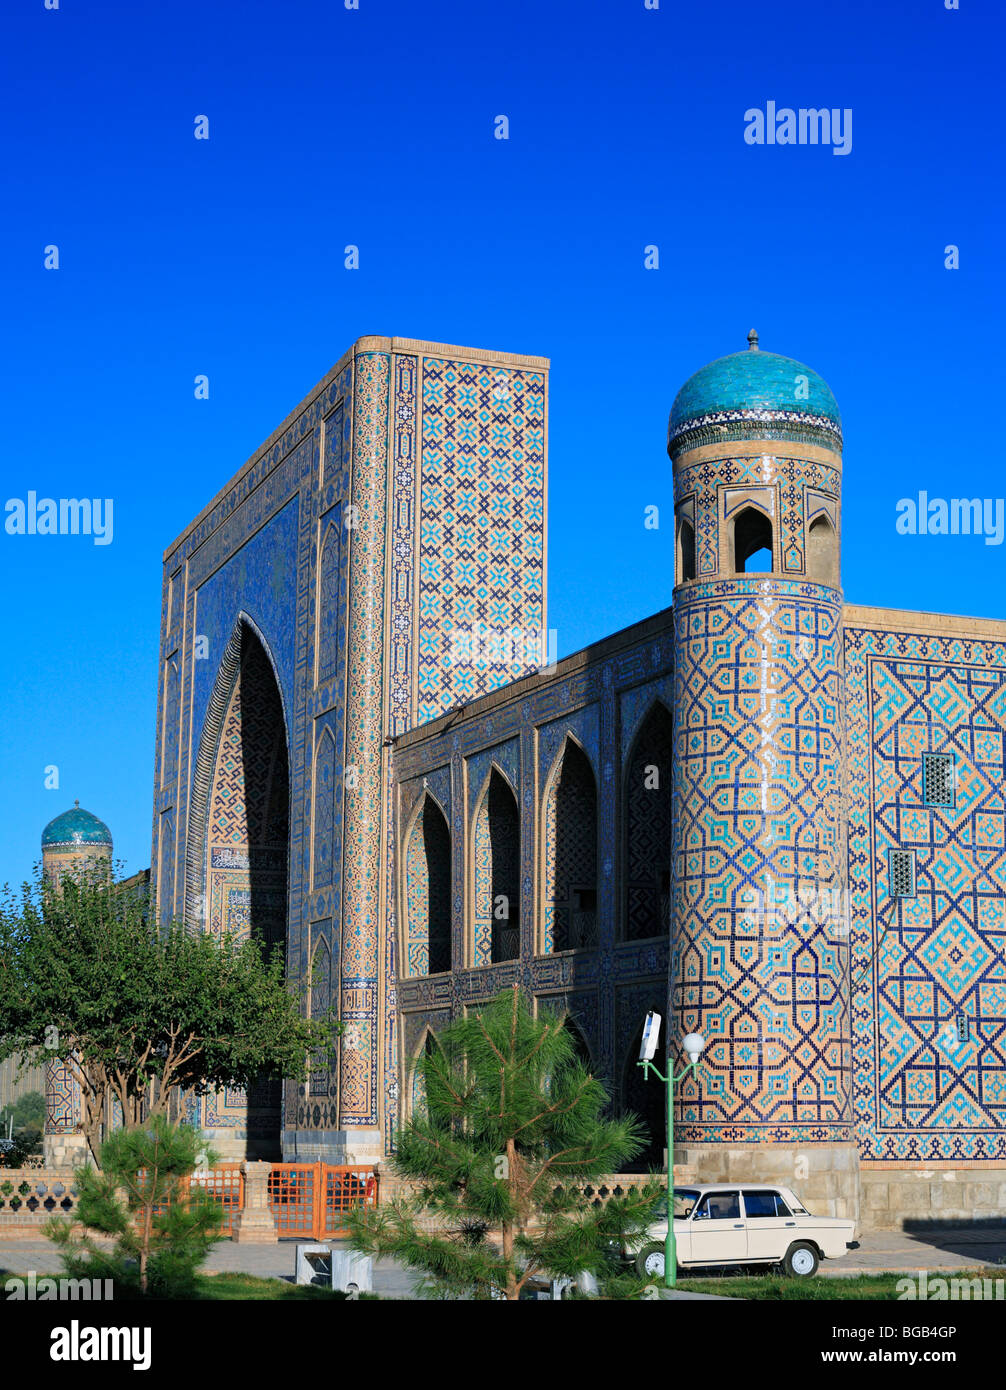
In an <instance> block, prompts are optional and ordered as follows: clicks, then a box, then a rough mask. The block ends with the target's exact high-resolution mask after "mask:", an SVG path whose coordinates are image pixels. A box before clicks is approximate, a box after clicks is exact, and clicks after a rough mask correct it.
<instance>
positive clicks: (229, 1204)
mask: <svg viewBox="0 0 1006 1390" xmlns="http://www.w3.org/2000/svg"><path fill="white" fill-rule="evenodd" d="M189 1184H190V1186H191V1187H198V1188H201V1189H202V1191H203V1192H207V1193H209V1195H210V1196H211V1197H212V1198H213V1200H214V1201H215V1202H217V1203H219V1205H220V1206H222V1207H223V1209H224V1221H223V1225H222V1226H221V1227H220V1229H221V1231H226V1232H227V1234H228V1235H229V1236H232V1235H233V1234H234V1218H235V1216H237V1214H238V1212H239V1211H241V1209H242V1207H243V1206H244V1204H245V1180H244V1174H243V1173H242V1171H241V1165H240V1163H218V1164H217V1165H216V1166H215V1167H214V1168H210V1169H209V1170H208V1171H205V1172H201V1173H193V1174H192V1177H191V1178H190V1179H189Z"/></svg>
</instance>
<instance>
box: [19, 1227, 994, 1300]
mask: <svg viewBox="0 0 1006 1390" xmlns="http://www.w3.org/2000/svg"><path fill="white" fill-rule="evenodd" d="M296 1249H297V1243H296V1242H295V1241H286V1240H284V1241H280V1242H279V1244H277V1245H236V1244H235V1243H234V1242H233V1241H229V1240H228V1241H223V1242H222V1243H221V1244H220V1245H218V1246H216V1247H215V1248H214V1250H213V1251H212V1253H211V1255H210V1257H209V1259H208V1260H207V1262H206V1269H207V1271H208V1272H212V1273H222V1272H223V1271H234V1272H241V1273H245V1274H258V1275H261V1276H263V1277H273V1278H280V1279H292V1278H293V1273H294V1265H295V1262H296ZM997 1264H1003V1265H1006V1226H1002V1227H998V1228H981V1227H952V1228H948V1229H947V1230H945V1231H940V1232H938V1233H935V1232H932V1231H929V1232H918V1233H912V1234H908V1233H905V1232H902V1231H882V1232H874V1233H873V1234H870V1235H865V1236H863V1237H862V1239H861V1243H860V1249H859V1250H851V1251H850V1252H849V1254H848V1255H847V1256H846V1257H845V1259H843V1260H841V1261H835V1262H834V1263H832V1262H831V1261H826V1262H825V1263H824V1264H823V1265H822V1267H821V1272H822V1273H823V1274H828V1275H831V1276H833V1277H837V1278H840V1277H843V1276H847V1275H851V1274H865V1273H874V1272H878V1271H881V1270H894V1271H902V1270H909V1271H910V1270H920V1269H925V1270H929V1271H931V1272H932V1271H936V1270H946V1269H967V1268H969V1267H970V1268H975V1267H982V1266H984V1267H988V1266H990V1265H997ZM5 1270H9V1271H10V1272H11V1273H12V1274H27V1273H28V1272H29V1271H31V1270H34V1271H35V1272H36V1274H58V1273H59V1260H58V1258H57V1256H56V1253H55V1251H54V1249H53V1247H52V1246H51V1245H50V1244H49V1242H48V1241H45V1240H11V1239H9V1238H8V1239H6V1240H5V1239H4V1237H3V1234H2V1233H0V1277H2V1273H3V1271H5ZM413 1289H414V1276H413V1275H411V1274H410V1273H409V1272H408V1271H407V1270H405V1269H403V1268H402V1267H401V1266H400V1265H398V1264H396V1263H395V1261H393V1260H378V1261H376V1262H375V1265H374V1290H375V1292H376V1293H379V1294H382V1295H383V1296H384V1297H386V1298H410V1297H411V1296H412V1294H413ZM0 1290H2V1284H0Z"/></svg>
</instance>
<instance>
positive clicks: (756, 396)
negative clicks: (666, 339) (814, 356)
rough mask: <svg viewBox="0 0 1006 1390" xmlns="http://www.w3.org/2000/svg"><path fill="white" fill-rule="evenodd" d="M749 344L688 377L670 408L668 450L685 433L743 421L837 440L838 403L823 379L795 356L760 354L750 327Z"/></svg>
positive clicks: (840, 435) (840, 429)
mask: <svg viewBox="0 0 1006 1390" xmlns="http://www.w3.org/2000/svg"><path fill="white" fill-rule="evenodd" d="M748 343H749V344H750V346H749V348H748V350H747V352H733V353H731V354H730V355H729V356H728V357H718V358H717V359H716V361H715V362H709V363H707V365H706V366H704V367H701V368H700V369H699V370H698V371H697V372H695V374H694V375H693V376H690V377H689V378H688V380H687V381H686V382H685V384H684V386H682V388H681V390H680V391H679V392H678V394H677V395H676V396H675V398H674V404H673V405H672V406H671V418H670V424H669V427H668V434H667V439H668V446H669V447H670V446H672V445H673V444H674V442H675V440H677V439H678V438H679V436H680V435H682V434H684V433H685V432H686V431H687V432H689V433H691V431H693V430H697V429H701V428H702V427H710V426H712V427H715V426H728V427H729V426H731V425H735V424H741V423H744V422H752V423H756V422H762V423H764V424H765V425H766V426H770V427H771V426H776V427H779V426H781V427H786V426H797V427H801V426H802V427H805V428H808V429H811V430H821V431H823V432H824V433H826V434H828V435H831V436H837V438H838V439H839V440H841V437H842V417H841V415H840V414H839V410H838V402H837V401H836V400H835V397H834V396H833V395H832V394H831V388H830V387H829V386H828V383H827V382H826V381H825V380H824V378H823V377H821V376H819V375H818V373H817V372H815V371H814V369H813V367H808V366H805V365H804V363H803V362H797V361H796V360H795V358H792V357H782V356H780V354H779V353H777V352H762V351H761V350H760V349H759V347H758V335H757V333H755V332H754V330H753V329H752V331H751V332H750V333H749V334H748ZM769 437H770V438H771V437H772V435H771V434H770V435H769Z"/></svg>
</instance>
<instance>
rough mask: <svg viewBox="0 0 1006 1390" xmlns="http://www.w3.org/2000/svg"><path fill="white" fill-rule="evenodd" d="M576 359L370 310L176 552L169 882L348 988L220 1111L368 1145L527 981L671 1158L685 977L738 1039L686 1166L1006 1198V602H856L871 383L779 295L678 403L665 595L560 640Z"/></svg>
mask: <svg viewBox="0 0 1006 1390" xmlns="http://www.w3.org/2000/svg"><path fill="white" fill-rule="evenodd" d="M548 374H549V363H548V361H547V359H545V358H539V357H523V356H517V355H514V354H510V353H502V352H492V351H481V350H472V349H465V348H457V347H448V346H445V345H443V344H437V343H427V342H417V341H413V340H410V339H400V338H379V337H370V338H362V339H360V340H359V341H358V342H357V343H356V344H354V346H353V347H352V348H350V350H349V351H348V352H347V353H346V354H345V356H344V357H342V359H341V360H340V361H339V362H338V363H337V365H336V366H335V367H334V368H333V369H332V370H331V371H330V372H329V373H328V375H327V376H326V377H325V378H324V379H323V380H322V381H321V382H320V383H319V384H318V385H317V386H316V387H315V388H314V390H313V391H311V393H310V394H309V395H308V396H307V397H306V398H305V399H304V400H303V401H302V402H301V404H300V405H299V406H297V408H296V409H295V410H294V411H293V412H292V413H291V414H290V415H289V416H288V417H287V419H286V420H284V421H283V423H282V424H281V425H280V426H279V428H278V429H277V430H276V431H275V432H274V434H272V435H271V436H270V438H269V439H267V440H266V442H265V443H264V444H263V446H262V447H261V448H260V449H259V450H258V451H257V452H256V453H255V454H254V455H253V457H252V458H250V459H249V460H248V462H247V463H246V464H245V465H244V467H243V468H241V469H240V470H239V472H238V473H237V474H236V475H235V476H234V477H233V478H232V479H231V481H230V482H229V483H227V484H226V486H225V487H224V488H223V489H222V490H221V491H220V492H219V493H218V494H217V496H216V497H215V498H214V499H213V500H212V501H211V502H210V503H209V504H208V505H207V506H206V507H204V508H203V510H202V511H200V512H199V513H198V515H197V516H195V518H194V519H193V521H192V522H191V524H190V525H189V526H187V527H186V529H185V530H184V532H183V533H182V534H181V535H180V536H179V537H178V539H177V540H175V541H174V542H173V543H172V544H171V545H170V546H169V547H168V549H167V550H166V551H165V553H164V563H163V603H162V613H161V640H160V645H161V656H160V677H159V691H158V703H157V752H156V769H155V784H154V807H153V845H152V867H151V882H152V888H153V892H154V895H155V898H154V900H155V903H156V911H157V913H158V914H159V918H160V920H162V921H168V920H169V919H171V918H177V919H181V920H184V921H185V922H187V923H188V924H190V925H191V926H192V927H193V928H194V929H200V930H208V931H213V932H222V931H224V930H225V929H231V930H237V931H239V932H244V931H251V932H255V933H256V934H258V935H259V936H261V938H262V939H263V940H266V941H270V942H281V943H283V944H284V946H285V951H286V960H287V969H288V975H289V977H290V978H291V979H292V980H295V981H298V982H301V981H306V980H308V979H309V980H310V988H309V991H308V994H307V999H308V1007H311V1008H327V1007H328V1006H329V1004H330V1003H332V1004H334V1005H335V1006H336V1007H337V1009H338V1012H339V1015H340V1017H341V1019H342V1021H343V1023H344V1025H345V1031H344V1033H343V1035H342V1037H341V1039H340V1045H339V1050H338V1052H337V1053H336V1054H334V1055H333V1056H331V1057H329V1058H327V1059H324V1060H323V1061H319V1059H316V1062H315V1065H314V1067H313V1069H312V1071H311V1075H310V1078H309V1080H308V1081H307V1082H306V1083H305V1084H303V1085H297V1084H293V1083H286V1084H285V1085H284V1086H282V1087H280V1086H275V1087H273V1088H268V1087H266V1088H263V1089H262V1090H261V1091H260V1092H254V1091H253V1092H252V1093H250V1094H248V1095H245V1094H244V1093H233V1092H224V1093H220V1094H215V1095H212V1096H208V1097H204V1098H202V1099H199V1100H196V1101H193V1102H192V1104H191V1105H190V1107H189V1109H188V1111H187V1112H186V1113H187V1117H188V1118H189V1119H191V1120H192V1121H193V1122H195V1123H199V1124H201V1125H202V1126H203V1127H204V1128H205V1129H206V1130H207V1131H208V1132H209V1133H210V1134H211V1136H212V1138H213V1142H214V1144H215V1146H216V1147H217V1148H218V1149H219V1150H221V1152H223V1153H224V1154H227V1155H231V1156H233V1155H240V1154H246V1155H248V1156H250V1157H261V1158H273V1159H277V1160H278V1159H279V1158H280V1157H281V1156H282V1158H283V1159H285V1160H286V1161H297V1160H303V1161H313V1160H317V1159H322V1160H325V1161H328V1162H346V1161H350V1162H374V1161H379V1160H380V1159H381V1157H382V1156H383V1155H386V1154H387V1153H388V1152H389V1150H390V1149H391V1147H392V1146H393V1143H394V1136H395V1131H396V1128H397V1127H398V1126H399V1125H400V1124H401V1123H402V1120H403V1118H404V1117H406V1116H407V1115H408V1113H409V1111H410V1108H411V1106H412V1105H413V1104H414V1103H415V1100H416V1088H415V1076H416V1062H417V1060H418V1058H419V1057H420V1056H422V1055H423V1053H424V1050H425V1049H426V1047H427V1046H428V1045H429V1040H430V1037H431V1035H435V1034H436V1033H437V1031H438V1030H440V1029H442V1028H443V1027H444V1026H445V1025H446V1024H447V1023H448V1022H449V1021H450V1020H451V1019H452V1018H453V1017H457V1016H458V1015H459V1014H460V1013H461V1012H463V1011H464V1010H466V1009H469V1008H471V1007H474V1006H477V1005H478V1004H479V1003H480V1001H483V1000H486V999H488V998H489V997H491V996H492V995H494V994H496V993H497V992H498V991H499V990H501V989H503V988H505V987H507V986H510V985H513V984H515V983H516V984H519V985H520V986H521V987H522V988H523V989H524V990H525V991H526V992H527V994H528V995H529V996H530V997H531V998H532V999H533V1001H534V1005H535V1007H536V1008H537V1009H539V1010H543V1009H546V1008H548V1009H562V1010H565V1011H567V1012H568V1016H569V1027H570V1029H571V1031H572V1032H573V1034H574V1038H575V1041H576V1045H577V1047H578V1048H579V1049H580V1051H581V1052H582V1054H583V1055H584V1056H585V1057H586V1058H588V1059H589V1062H590V1064H591V1066H592V1067H593V1068H594V1070H595V1071H596V1073H597V1074H598V1075H600V1076H602V1077H604V1078H605V1079H606V1081H607V1083H608V1085H609V1087H610V1090H611V1093H612V1097H613V1104H614V1106H615V1107H616V1108H617V1109H623V1108H624V1109H631V1110H634V1111H636V1112H637V1113H639V1114H641V1115H642V1116H643V1117H644V1119H645V1120H646V1121H647V1124H648V1125H649V1127H650V1131H651V1143H650V1147H649V1150H648V1151H647V1153H646V1154H645V1155H643V1159H642V1161H643V1163H644V1164H645V1163H647V1162H651V1163H660V1162H661V1159H662V1153H663V1145H664V1122H663V1115H662V1098H663V1091H662V1088H661V1087H660V1086H659V1085H657V1084H656V1083H655V1082H651V1083H650V1084H649V1085H646V1084H645V1083H644V1082H643V1081H642V1077H641V1071H640V1069H639V1068H638V1067H637V1065H636V1059H637V1055H638V1051H639V1041H640V1031H641V1027H642V1023H643V1020H644V1017H645V1015H646V1013H647V1011H648V1010H650V1009H654V1010H656V1011H658V1012H659V1013H661V1014H662V1015H664V1018H665V1021H666V1022H665V1032H664V1035H663V1036H662V1046H663V1045H664V1043H665V1041H666V1035H667V1031H668V1026H669V1034H670V1038H671V1040H672V1045H675V1046H676V1040H677V1039H680V1037H681V1036H682V1035H683V1034H684V1033H686V1032H689V1031H699V1032H701V1033H702V1034H703V1036H704V1037H705V1039H706V1043H707V1046H706V1051H705V1053H704V1055H703V1057H702V1060H701V1062H700V1064H699V1066H698V1068H697V1069H696V1070H695V1071H694V1072H693V1073H692V1074H691V1075H690V1076H689V1078H688V1080H687V1082H686V1083H685V1084H684V1086H683V1087H682V1089H681V1094H680V1097H679V1107H678V1111H677V1115H676V1125H677V1128H676V1140H677V1148H676V1162H677V1176H678V1179H679V1180H682V1179H685V1180H702V1181H709V1180H714V1181H721V1180H729V1181H743V1180H749V1181H751V1180H757V1181H780V1182H786V1183H788V1184H793V1185H794V1186H796V1187H797V1189H798V1191H800V1193H801V1195H802V1196H803V1197H804V1199H805V1200H806V1201H807V1202H808V1203H809V1204H810V1205H811V1208H812V1209H813V1210H817V1211H820V1212H832V1213H834V1214H841V1215H853V1216H855V1215H861V1216H862V1219H863V1222H864V1225H867V1226H869V1225H871V1224H873V1225H896V1224H899V1223H900V1222H902V1221H904V1220H908V1219H911V1218H913V1217H919V1216H926V1217H929V1218H931V1217H932V1216H934V1215H936V1216H938V1217H939V1216H944V1217H946V1218H947V1219H953V1218H960V1217H971V1216H978V1217H981V1216H991V1215H997V1214H999V1212H1001V1210H1002V1206H1003V1203H1004V1201H1006V1128H1004V1123H1003V1121H1004V1112H1006V960H1004V939H1006V807H1004V799H1003V786H1004V777H1006V767H1004V756H1006V754H1004V732H1006V624H1004V623H998V622H992V621H987V620H983V619H977V618H975V619H971V618H950V617H944V616H937V615H933V614H927V613H911V612H904V611H895V610H890V609H883V608H873V607H862V606H859V605H850V604H846V603H845V602H844V600H843V596H842V589H841V579H840V555H841V536H842V488H841V484H842V428H841V421H840V416H839V410H838V406H837V404H836V402H835V399H834V397H833V395H832V393H831V391H830V390H829V388H828V386H827V385H826V383H825V382H824V380H823V379H822V378H821V377H820V376H819V375H818V374H817V373H816V372H815V371H814V370H812V369H811V368H810V367H806V366H804V365H802V364H801V363H799V362H796V361H794V360H792V359H790V358H788V357H782V356H779V355H777V354H775V353H772V352H767V351H764V350H762V349H760V347H759V343H758V340H757V335H755V334H753V333H752V334H751V335H749V344H748V347H747V349H746V350H742V351H740V352H735V353H732V354H731V355H729V356H726V357H723V358H720V359H719V360H718V361H715V362H712V363H710V364H709V365H707V366H705V367H703V368H702V369H701V370H699V371H697V372H696V373H695V374H694V375H693V376H692V377H691V378H690V379H689V380H688V381H687V382H686V383H685V384H684V386H683V387H682V388H681V390H680V391H679V392H678V394H677V396H676V398H675V399H674V403H673V406H672V408H671V414H670V426H669V430H668V436H667V452H668V455H669V458H670V465H671V469H672V472H673V482H674V508H675V537H676V547H675V554H676V561H675V565H676V573H675V575H674V587H673V603H672V606H671V607H670V608H666V609H664V610H663V611H661V612H658V613H655V614H654V615H653V616H652V617H650V618H648V619H646V620H645V621H643V622H639V623H636V624H634V625H633V626H631V627H629V628H626V629H624V630H623V631H620V632H617V633H615V634H613V635H612V636H610V637H607V638H605V639H604V640H602V641H600V642H597V643H596V644H594V645H592V646H590V647H588V648H586V649H585V650H583V651H580V652H577V653H575V654H573V655H571V656H567V657H564V658H563V659H562V660H560V661H552V662H549V660H548V656H547V646H548V644H547V640H545V638H544V634H545V633H547V631H548V620H547V611H546V583H545V580H546V487H547V440H548ZM864 466H865V463H864V461H863V460H862V459H859V460H857V461H856V464H855V468H856V470H857V471H859V470H862V469H863V468H864ZM854 476H855V475H854ZM668 587H670V586H669V584H668ZM543 653H544V656H543ZM100 824H101V823H100V822H99V825H100ZM106 833H107V832H106ZM50 839H52V836H50ZM71 1101H72V1098H71ZM71 1101H67V1100H66V1098H65V1097H64V1104H63V1106H62V1108H61V1109H60V1110H59V1111H58V1113H56V1112H54V1111H51V1113H50V1131H51V1139H50V1142H52V1140H54V1139H55V1138H56V1137H58V1132H59V1130H60V1127H61V1126H62V1129H63V1131H64V1132H65V1131H66V1130H68V1129H70V1128H72V1125H73V1114H72V1103H71Z"/></svg>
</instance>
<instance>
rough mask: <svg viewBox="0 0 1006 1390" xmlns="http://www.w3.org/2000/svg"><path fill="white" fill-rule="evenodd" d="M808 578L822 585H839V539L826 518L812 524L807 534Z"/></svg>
mask: <svg viewBox="0 0 1006 1390" xmlns="http://www.w3.org/2000/svg"><path fill="white" fill-rule="evenodd" d="M807 577H808V578H809V579H816V580H817V581H818V582H819V583H820V584H829V585H831V586H832V587H836V586H837V584H838V538H837V536H836V535H835V528H834V526H832V524H831V522H830V521H829V519H828V518H827V517H826V516H819V517H817V519H816V520H815V521H812V522H811V526H810V530H809V531H808V533H807Z"/></svg>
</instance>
